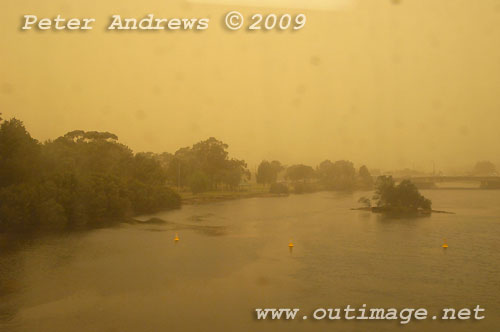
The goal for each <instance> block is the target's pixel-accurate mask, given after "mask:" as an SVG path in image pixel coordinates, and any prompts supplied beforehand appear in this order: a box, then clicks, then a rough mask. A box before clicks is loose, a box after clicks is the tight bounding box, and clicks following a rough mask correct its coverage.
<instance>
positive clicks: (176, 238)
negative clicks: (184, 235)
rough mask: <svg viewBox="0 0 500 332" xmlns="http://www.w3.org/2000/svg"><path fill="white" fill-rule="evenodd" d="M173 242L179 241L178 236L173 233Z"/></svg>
mask: <svg viewBox="0 0 500 332" xmlns="http://www.w3.org/2000/svg"><path fill="white" fill-rule="evenodd" d="M174 241H175V242H177V241H179V235H177V233H175V237H174Z"/></svg>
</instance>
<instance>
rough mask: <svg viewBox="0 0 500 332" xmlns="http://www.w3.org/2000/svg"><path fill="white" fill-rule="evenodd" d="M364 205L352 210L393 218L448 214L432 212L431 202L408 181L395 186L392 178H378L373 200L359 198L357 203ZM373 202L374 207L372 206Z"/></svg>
mask: <svg viewBox="0 0 500 332" xmlns="http://www.w3.org/2000/svg"><path fill="white" fill-rule="evenodd" d="M358 202H359V203H362V204H364V205H365V207H362V208H356V209H353V210H364V211H371V212H375V213H383V214H386V215H394V216H408V215H413V216H423V215H430V214H431V213H432V212H435V213H450V212H446V211H437V210H432V201H431V200H430V199H428V198H425V197H424V196H423V195H422V194H421V193H420V192H419V191H418V188H417V186H416V185H415V184H414V183H413V182H411V181H410V180H402V181H401V182H400V183H398V184H396V182H395V181H394V179H393V178H392V176H379V177H378V178H377V180H376V182H375V194H374V195H373V198H372V199H370V198H368V197H365V196H364V197H361V198H360V199H359V201H358ZM373 202H374V203H375V206H373Z"/></svg>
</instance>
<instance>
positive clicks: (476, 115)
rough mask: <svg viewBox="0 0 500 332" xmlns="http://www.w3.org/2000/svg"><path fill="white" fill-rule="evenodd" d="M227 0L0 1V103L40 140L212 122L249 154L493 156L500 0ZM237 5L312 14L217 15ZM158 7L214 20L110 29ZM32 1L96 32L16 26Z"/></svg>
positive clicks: (439, 161)
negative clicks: (203, 25) (271, 26)
mask: <svg viewBox="0 0 500 332" xmlns="http://www.w3.org/2000/svg"><path fill="white" fill-rule="evenodd" d="M220 3H229V4H228V5H221V4H220ZM230 3H232V2H231V0H218V1H213V2H212V1H209V0H193V1H192V2H189V1H177V0H162V1H159V0H142V1H135V0H134V1H131V0H101V1H89V0H87V1H83V0H80V1H75V0H74V1H64V0H57V1H55V0H46V1H43V2H42V1H40V0H2V11H1V12H0V38H1V42H2V44H1V50H0V112H2V113H3V117H4V118H5V117H6V118H9V117H14V116H15V117H17V118H20V119H21V120H23V121H24V122H25V125H26V127H27V128H28V130H29V131H30V132H31V134H32V135H33V136H34V137H35V138H37V139H39V140H42V141H43V140H46V139H50V138H56V137H58V136H60V135H63V134H64V133H66V132H67V131H70V130H74V129H83V130H100V131H110V132H113V133H115V134H117V135H118V136H119V138H120V141H121V142H123V143H125V144H127V145H129V146H130V147H131V148H133V149H134V150H135V151H153V152H162V151H169V152H174V151H175V150H176V149H177V148H179V147H182V146H188V145H192V144H193V143H195V142H197V141H199V140H202V139H205V138H207V137H210V136H215V137H217V138H219V139H221V140H223V141H224V142H226V143H228V144H229V145H230V152H231V153H232V155H234V156H235V157H238V158H243V159H245V160H247V161H248V162H249V164H250V166H251V167H253V166H254V165H255V164H256V163H257V162H259V161H260V160H262V159H279V160H281V161H282V162H283V163H285V164H292V163H297V162H304V163H309V164H311V165H315V164H317V163H318V162H320V161H322V160H324V159H331V160H337V159H349V160H352V161H353V162H355V164H356V165H357V166H359V165H360V164H363V163H366V164H367V165H368V166H371V167H381V168H385V169H387V168H403V167H413V166H415V167H416V168H418V169H421V170H427V171H429V170H431V169H432V163H433V161H434V162H435V163H436V167H437V168H438V169H454V168H461V167H470V166H471V165H472V164H473V163H474V162H476V161H478V160H492V161H494V162H496V163H500V155H499V153H498V152H499V151H498V150H499V145H498V142H499V139H500V130H499V124H500V43H499V41H500V2H499V1H498V0H478V1H470V0H402V1H400V2H399V4H395V1H390V0H387V1H385V0H358V1H351V2H349V1H346V0H342V1H340V2H336V1H335V0H333V1H326V0H315V1H306V0H304V1H300V0H294V1H290V2H289V3H290V4H291V5H293V7H294V8H293V9H288V10H287V8H285V7H265V8H264V7H251V6H252V5H255V4H257V5H259V4H262V1H257V0H256V1H245V0H235V1H234V3H235V4H234V5H231V4H230ZM285 3H287V1H284V0H274V1H273V2H271V5H274V6H284V5H283V4H285ZM245 4H246V5H247V6H244V7H242V5H245ZM302 4H304V6H303V7H307V5H306V4H309V5H308V6H309V8H308V9H304V10H302V9H297V7H301V5H302ZM323 5H324V6H323ZM320 8H328V9H320ZM233 9H237V10H240V11H241V12H242V13H243V14H245V16H250V14H253V13H259V12H261V13H270V12H278V13H286V12H290V13H291V14H296V13H300V12H304V13H306V14H307V18H308V21H307V25H306V27H305V28H304V29H302V30H300V31H298V32H278V31H271V32H262V31H260V32H248V31H236V32H232V31H228V30H226V29H224V28H223V27H222V18H223V16H224V14H225V13H227V12H228V11H229V10H233ZM150 13H152V14H155V16H157V17H165V18H172V17H187V18H191V17H209V18H210V19H211V21H210V27H209V29H208V30H206V31H203V32H190V31H175V32H166V31H156V32H137V31H136V32H116V31H106V30H105V29H106V26H107V25H108V24H109V22H110V16H111V15H112V14H120V15H122V16H129V17H135V18H142V17H144V16H145V15H146V14H150ZM25 14H34V15H37V16H39V17H55V16H56V15H57V14H61V15H62V16H64V17H67V18H71V17H94V18H96V19H97V22H96V23H95V24H94V30H92V31H87V32H80V31H73V32H67V31H63V32H55V31H43V32H41V31H34V30H30V31H21V30H20V26H21V20H22V16H23V15H25Z"/></svg>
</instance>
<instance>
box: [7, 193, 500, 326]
mask: <svg viewBox="0 0 500 332" xmlns="http://www.w3.org/2000/svg"><path fill="white" fill-rule="evenodd" d="M423 194H424V195H425V196H427V197H429V198H431V199H432V201H433V203H434V208H436V209H439V210H446V211H453V212H455V213H456V214H433V215H432V216H431V217H424V218H413V219H412V218H408V219H387V218H384V217H382V216H380V215H374V214H371V213H368V212H362V211H351V210H350V208H351V207H355V206H357V203H356V202H357V199H358V198H359V197H360V196H362V195H363V194H362V193H354V194H339V193H327V192H322V193H315V194H307V195H291V196H289V197H275V198H253V199H243V200H234V201H226V202H219V203H213V204H204V205H191V206H185V207H183V208H182V209H181V210H177V211H170V212H164V213H159V214H157V215H155V216H156V217H159V218H161V219H164V220H165V221H166V223H165V224H144V225H132V224H123V225H120V226H117V227H113V228H107V229H98V230H93V231H89V232H84V233H77V234H71V235H64V236H63V235H57V236H48V237H38V238H36V239H32V240H29V241H26V240H24V241H16V240H15V239H11V240H10V241H9V242H8V243H3V244H2V246H1V248H2V253H0V330H1V331H14V332H15V331H50V332H57V331H93V332H94V331H120V332H122V331H125V332H127V331H387V330H407V331H442V330H449V331H499V330H500V298H499V295H500V265H499V262H500V251H499V249H500V191H483V190H434V191H423ZM144 219H147V218H146V217H145V218H144ZM176 233H177V234H178V236H179V238H180V240H179V241H178V242H177V243H176V242H175V241H173V239H174V236H175V234H176ZM443 238H446V239H447V243H448V244H449V248H448V249H443V248H441V245H442V244H443ZM290 240H291V241H293V243H294V244H295V247H294V248H293V250H292V251H290V250H289V248H288V243H289V241H290ZM3 241H6V240H5V239H4V240H3ZM348 304H350V305H351V306H353V307H360V306H361V305H362V304H366V305H367V307H368V308H391V307H395V308H421V307H422V308H427V310H428V311H429V316H432V315H437V314H439V313H440V310H441V309H442V308H449V307H452V308H457V309H461V308H474V307H475V306H476V305H480V306H481V307H482V308H485V309H486V311H485V312H484V315H485V317H486V318H485V319H483V320H480V321H475V320H469V321H442V320H439V319H438V320H434V321H433V320H432V319H430V318H429V319H428V320H425V321H411V322H410V323H409V324H406V325H401V324H400V323H399V321H375V322H374V321H345V320H341V321H338V320H336V321H327V320H323V321H314V320H313V319H312V312H313V311H314V309H316V308H320V307H323V308H343V307H345V306H346V305H348ZM280 307H282V308H300V309H301V311H300V312H299V315H298V317H300V319H296V320H294V321H284V320H282V321H271V320H267V321H259V320H257V319H256V315H255V308H280ZM304 315H308V317H309V318H308V319H306V320H304V319H302V317H303V316H304Z"/></svg>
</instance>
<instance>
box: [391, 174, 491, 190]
mask: <svg viewBox="0 0 500 332" xmlns="http://www.w3.org/2000/svg"><path fill="white" fill-rule="evenodd" d="M405 179H408V180H411V181H412V182H413V183H415V184H416V185H417V187H419V188H421V189H438V188H443V187H438V186H436V183H452V182H460V183H465V182H473V183H477V184H479V186H478V187H477V189H500V176H437V175H436V176H412V177H394V180H395V181H396V182H400V181H401V180H405ZM453 188H459V187H453ZM469 189H472V187H471V188H469Z"/></svg>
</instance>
